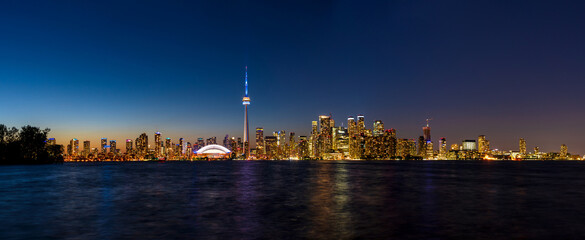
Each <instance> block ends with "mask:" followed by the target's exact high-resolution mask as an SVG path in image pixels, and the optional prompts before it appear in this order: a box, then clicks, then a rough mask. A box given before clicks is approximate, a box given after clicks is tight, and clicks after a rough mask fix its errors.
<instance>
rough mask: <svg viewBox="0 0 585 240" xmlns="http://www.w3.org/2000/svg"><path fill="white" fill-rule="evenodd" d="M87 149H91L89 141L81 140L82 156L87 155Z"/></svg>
mask: <svg viewBox="0 0 585 240" xmlns="http://www.w3.org/2000/svg"><path fill="white" fill-rule="evenodd" d="M89 151H91V145H90V142H89V141H83V156H86V157H87V155H89Z"/></svg>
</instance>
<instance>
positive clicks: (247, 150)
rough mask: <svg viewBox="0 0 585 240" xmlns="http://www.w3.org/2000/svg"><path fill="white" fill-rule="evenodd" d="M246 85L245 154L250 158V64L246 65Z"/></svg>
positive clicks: (243, 101) (244, 99)
mask: <svg viewBox="0 0 585 240" xmlns="http://www.w3.org/2000/svg"><path fill="white" fill-rule="evenodd" d="M245 87H246V95H245V96H244V98H243V99H242V104H244V109H245V112H244V154H245V155H246V159H250V131H249V130H248V105H250V98H249V97H248V66H246V80H245Z"/></svg>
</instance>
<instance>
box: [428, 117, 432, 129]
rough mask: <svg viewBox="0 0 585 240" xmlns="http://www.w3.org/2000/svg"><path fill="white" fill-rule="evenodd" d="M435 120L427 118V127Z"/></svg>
mask: <svg viewBox="0 0 585 240" xmlns="http://www.w3.org/2000/svg"><path fill="white" fill-rule="evenodd" d="M431 120H433V119H432V118H427V127H429V122H430V121H431Z"/></svg>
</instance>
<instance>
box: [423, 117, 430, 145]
mask: <svg viewBox="0 0 585 240" xmlns="http://www.w3.org/2000/svg"><path fill="white" fill-rule="evenodd" d="M430 120H431V119H427V126H426V127H423V137H424V140H425V142H429V141H431V127H430V126H429V121H430Z"/></svg>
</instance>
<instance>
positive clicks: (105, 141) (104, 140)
mask: <svg viewBox="0 0 585 240" xmlns="http://www.w3.org/2000/svg"><path fill="white" fill-rule="evenodd" d="M106 145H108V139H107V138H102V141H101V144H100V150H102V153H104V154H105V153H106Z"/></svg>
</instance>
